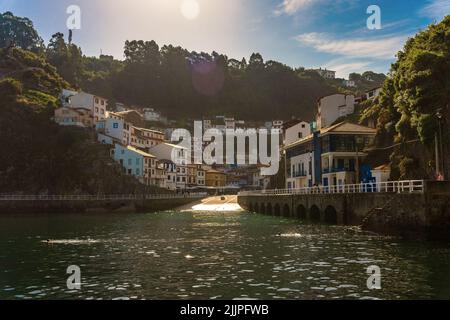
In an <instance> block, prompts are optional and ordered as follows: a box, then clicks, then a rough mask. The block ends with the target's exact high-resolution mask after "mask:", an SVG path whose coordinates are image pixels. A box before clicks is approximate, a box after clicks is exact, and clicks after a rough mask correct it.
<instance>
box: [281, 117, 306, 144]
mask: <svg viewBox="0 0 450 320" xmlns="http://www.w3.org/2000/svg"><path fill="white" fill-rule="evenodd" d="M300 133H301V136H302V137H301V138H300ZM310 134H311V126H310V124H309V123H308V122H305V121H303V122H300V123H298V124H296V125H295V126H292V127H290V128H288V129H286V138H285V141H284V144H285V145H290V144H293V143H294V142H297V141H298V140H300V139H304V138H306V137H307V136H309V135H310Z"/></svg>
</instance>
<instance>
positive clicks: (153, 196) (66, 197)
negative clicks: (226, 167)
mask: <svg viewBox="0 0 450 320" xmlns="http://www.w3.org/2000/svg"><path fill="white" fill-rule="evenodd" d="M207 196H208V194H207V193H189V194H146V195H138V194H128V195H0V201H128V200H171V199H199V198H205V197H207Z"/></svg>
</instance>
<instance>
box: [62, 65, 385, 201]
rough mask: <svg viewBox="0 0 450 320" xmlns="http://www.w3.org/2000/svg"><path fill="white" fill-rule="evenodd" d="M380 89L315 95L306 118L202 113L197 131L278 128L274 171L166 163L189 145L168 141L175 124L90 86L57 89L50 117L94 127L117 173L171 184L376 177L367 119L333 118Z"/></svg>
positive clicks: (191, 186) (217, 187)
mask: <svg viewBox="0 0 450 320" xmlns="http://www.w3.org/2000/svg"><path fill="white" fill-rule="evenodd" d="M326 71H327V72H324V70H322V69H320V70H317V72H319V73H320V74H321V75H322V76H323V77H332V78H333V77H334V75H333V74H331V73H330V72H331V71H328V70H326ZM380 90H381V88H375V89H373V90H370V91H368V92H366V94H365V95H364V96H362V97H355V96H354V95H348V94H339V93H338V94H333V95H330V96H325V97H322V98H320V99H319V100H318V102H317V117H316V119H313V120H310V121H305V120H300V119H289V120H275V121H268V122H265V123H256V122H254V123H253V122H252V123H250V122H246V121H243V120H236V119H234V118H232V117H226V116H216V117H215V118H211V119H203V120H202V121H203V129H204V130H205V131H206V130H209V129H216V130H219V131H220V132H225V130H236V129H243V130H246V129H249V128H250V125H253V128H255V125H256V126H258V127H256V128H262V129H268V130H270V129H277V130H278V131H279V132H280V134H281V136H282V141H280V143H282V148H281V150H282V151H281V153H282V154H281V155H280V159H281V161H282V162H284V163H282V165H281V166H280V167H281V168H283V170H281V172H279V173H278V175H277V176H263V175H261V170H260V169H261V165H249V164H248V165H229V164H228V165H212V166H207V165H197V164H189V163H191V162H189V161H186V164H181V165H180V164H176V163H174V162H173V159H172V155H173V154H174V153H176V154H178V155H179V156H180V157H187V155H188V154H191V153H188V152H187V151H188V150H187V149H186V148H184V147H182V146H179V145H176V144H174V143H172V142H171V135H172V132H173V131H174V130H176V129H178V128H177V127H175V125H176V122H175V121H170V120H168V119H167V118H166V117H164V116H163V115H162V114H161V113H160V112H158V111H157V110H155V109H154V108H150V107H149V108H138V107H127V106H125V105H124V104H122V103H115V105H110V104H109V102H108V100H107V99H105V98H102V97H99V96H96V95H94V94H89V93H85V92H76V91H71V90H63V91H62V92H61V97H60V98H61V105H62V106H61V107H60V108H58V109H56V110H55V114H54V121H55V122H56V123H58V124H59V125H60V126H75V127H81V128H94V129H95V133H96V141H97V142H98V143H101V144H104V145H109V146H111V157H112V158H113V159H114V160H115V161H116V162H118V163H120V165H121V166H122V168H123V171H124V173H126V174H128V175H131V176H134V177H135V178H136V179H138V180H139V181H140V182H141V183H142V184H145V185H149V186H156V187H159V188H162V189H166V190H170V191H174V192H190V191H205V190H208V191H211V192H216V193H217V192H226V191H228V192H236V191H239V190H249V189H253V190H254V189H263V190H264V189H269V188H287V189H298V188H307V187H313V186H319V185H321V186H338V185H345V184H356V183H360V182H365V183H367V182H383V181H387V180H388V179H389V177H390V169H389V166H388V165H382V166H380V167H376V168H370V167H368V166H365V165H362V164H363V163H364V159H365V158H366V157H367V153H365V149H366V148H367V147H369V146H370V145H371V144H372V143H373V139H374V137H375V135H376V130H375V129H374V123H372V124H371V127H365V126H362V125H359V124H353V123H350V122H348V121H344V122H340V123H339V121H338V120H340V119H345V117H347V116H350V115H352V114H353V113H354V112H355V107H356V106H357V105H358V104H359V103H361V102H362V101H366V100H370V99H374V98H375V97H376V96H378V94H379V93H380ZM192 121H193V120H192ZM337 122H338V123H337ZM185 129H189V128H185ZM193 145H195V144H193ZM204 147H205V145H204ZM280 179H281V181H282V183H280Z"/></svg>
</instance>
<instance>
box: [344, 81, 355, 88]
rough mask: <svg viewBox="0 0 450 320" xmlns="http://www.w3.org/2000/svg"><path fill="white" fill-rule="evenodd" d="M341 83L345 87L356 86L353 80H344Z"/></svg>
mask: <svg viewBox="0 0 450 320" xmlns="http://www.w3.org/2000/svg"><path fill="white" fill-rule="evenodd" d="M342 84H343V85H344V86H345V87H347V88H355V87H356V82H355V81H353V80H344V81H343V82H342Z"/></svg>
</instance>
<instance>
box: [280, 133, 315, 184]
mask: <svg viewBox="0 0 450 320" xmlns="http://www.w3.org/2000/svg"><path fill="white" fill-rule="evenodd" d="M314 182H315V180H314V146H313V136H312V135H309V136H306V137H304V138H303V139H300V140H299V139H297V140H296V141H295V142H294V143H292V144H288V145H287V146H286V188H288V189H299V188H306V187H312V186H313V184H314Z"/></svg>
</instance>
